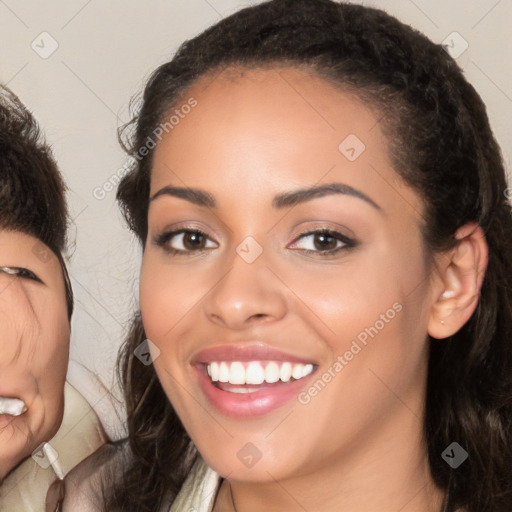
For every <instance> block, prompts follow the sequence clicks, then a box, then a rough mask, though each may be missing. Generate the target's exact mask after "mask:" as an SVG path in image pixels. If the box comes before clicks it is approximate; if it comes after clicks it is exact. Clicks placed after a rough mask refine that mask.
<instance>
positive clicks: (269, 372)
mask: <svg viewBox="0 0 512 512" xmlns="http://www.w3.org/2000/svg"><path fill="white" fill-rule="evenodd" d="M278 380H279V366H277V363H274V362H271V363H268V364H267V367H266V368H265V382H268V383H269V384H273V383H274V382H277V381H278Z"/></svg>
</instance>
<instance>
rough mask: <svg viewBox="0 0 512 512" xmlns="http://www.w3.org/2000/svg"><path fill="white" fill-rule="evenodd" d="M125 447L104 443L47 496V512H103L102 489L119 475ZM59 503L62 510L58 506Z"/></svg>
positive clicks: (53, 487)
mask: <svg viewBox="0 0 512 512" xmlns="http://www.w3.org/2000/svg"><path fill="white" fill-rule="evenodd" d="M125 450H126V446H125V445H124V444H122V445H114V444H105V445H103V446H102V447H101V448H99V449H98V450H97V451H96V452H94V453H93V454H92V455H90V456H89V457H87V458H86V459H85V460H83V461H82V462H81V463H80V464H78V466H76V467H75V468H74V469H73V470H71V471H70V472H69V473H68V474H67V475H66V478H65V479H64V480H62V481H60V482H57V483H56V484H55V485H54V486H52V488H50V491H49V493H48V498H47V511H53V510H62V511H63V512H66V511H72V512H89V511H91V512H99V511H101V510H104V506H103V490H104V489H105V488H106V485H108V478H109V476H110V475H111V474H115V473H117V472H116V471H115V469H116V467H117V466H118V465H120V464H121V462H122V460H123V455H124V452H125ZM59 504H60V508H58V505H59Z"/></svg>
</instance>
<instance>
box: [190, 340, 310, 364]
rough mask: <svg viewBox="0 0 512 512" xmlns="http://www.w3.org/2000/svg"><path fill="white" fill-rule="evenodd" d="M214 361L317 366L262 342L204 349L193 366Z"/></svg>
mask: <svg viewBox="0 0 512 512" xmlns="http://www.w3.org/2000/svg"><path fill="white" fill-rule="evenodd" d="M214 361H240V362H249V361H283V362H284V361H288V362H290V363H302V364H311V363H312V364H315V363H314V362H313V361H312V360H311V359H308V358H305V357H300V356H296V355H294V354H290V353H288V352H283V351H282V350H279V349H276V348H274V347H271V346H270V345H267V344H266V343H264V342H262V341H243V342H238V343H236V344H229V345H227V344H226V345H217V346H215V347H211V348H206V349H203V350H201V351H199V352H197V353H196V354H195V355H194V356H193V357H192V364H207V363H211V362H214Z"/></svg>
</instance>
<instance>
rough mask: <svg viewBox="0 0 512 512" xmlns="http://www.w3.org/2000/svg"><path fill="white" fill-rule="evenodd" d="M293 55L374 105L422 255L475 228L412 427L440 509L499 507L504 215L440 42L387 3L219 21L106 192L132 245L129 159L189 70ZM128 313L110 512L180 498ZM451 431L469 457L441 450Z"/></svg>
mask: <svg viewBox="0 0 512 512" xmlns="http://www.w3.org/2000/svg"><path fill="white" fill-rule="evenodd" d="M282 65H291V66H295V67H300V68H305V69H308V70H310V71H312V72H313V73H314V74H315V75H316V76H319V77H321V78H323V79H325V80H327V81H328V82H330V83H332V84H334V85H335V86H337V87H339V88H341V89H343V90H348V91H349V92H351V93H353V94H354V95H355V96H356V97H358V98H359V99H361V100H362V101H363V102H365V103H366V104H368V105H370V106H371V107H372V108H374V109H375V111H376V112H377V114H379V117H380V118H381V121H380V125H381V127H382V129H383V131H384V133H385V135H386V136H387V139H388V143H389V148H390V158H391V159H392V162H393V166H394V169H395V170H396V172H397V173H398V174H399V175H400V176H401V177H402V178H403V179H404V180H405V181H406V183H408V184H409V185H410V186H411V187H412V188H413V189H414V190H416V191H417V192H418V193H419V195H420V196H421V197H422V198H423V200H424V203H425V205H426V215H425V219H424V220H425V222H424V227H423V230H424V233H423V237H424V241H425V246H426V248H427V250H428V251H429V253H430V254H433V253H434V252H435V251H443V250H447V249H449V248H452V247H454V246H455V244H456V240H455V237H454V234H455V232H456V231H457V229H458V228H459V227H461V226H463V225H464V224H466V223H468V222H471V221H473V222H476V223H478V224H479V225H480V226H481V227H482V229H483V231H484V232H485V234H486V240H487V244H488V247H489V262H488V267H487V271H486V275H485V278H484V281H483V285H482V289H481V295H480V299H479V303H478V306H477V308H476V310H475V312H474V314H473V315H472V317H471V318H470V320H469V321H468V322H467V323H466V324H465V325H464V327H463V328H462V329H460V330H459V331H458V332H457V333H456V334H454V335H453V336H451V337H450V339H449V340H443V341H438V340H436V339H433V338H431V339H430V340H429V341H430V355H429V371H428V382H427V400H426V421H425V425H424V435H425V439H426V443H427V447H428V454H429V462H430V469H431V473H432V475H433V478H434V480H435V482H436V483H437V484H438V485H439V486H440V487H441V488H442V489H444V490H445V491H446V500H445V503H444V505H443V508H444V510H445V511H446V512H448V511H452V512H453V511H455V510H456V509H457V508H459V507H464V508H465V509H466V510H467V511H468V512H510V511H511V510H512V429H511V425H512V257H511V255H512V215H511V207H510V205H509V203H508V201H507V199H506V187H507V184H506V178H505V171H504V166H503V162H502V158H501V154H500V149H499V147H498V145H497V143H496V140H495V138H494V136H493V134H492V131H491V128H490V126H489V121H488V118H487V114H486V109H485V106H484V104H483V102H482V100H481V98H480V97H479V95H478V94H477V92H476V91H475V89H474V88H473V87H472V86H471V85H470V84H469V83H468V82H467V81H466V79H465V78H464V76H463V74H462V72H461V70H460V68H459V67H458V65H457V64H456V62H455V61H454V60H453V59H452V58H451V57H450V56H449V55H448V53H447V52H446V51H445V50H444V49H443V48H442V47H441V46H440V45H436V44H434V43H432V42H431V41H430V40H429V39H427V38H426V37H425V36H424V35H422V34H421V33H419V32H417V31H416V30H414V29H412V28H411V27H409V26H407V25H404V24H402V23H401V22H399V21H398V20H396V19H395V18H393V17H392V16H390V15H388V14H386V13H385V12H383V11H381V10H377V9H373V8H368V7H363V6H359V5H352V4H345V3H337V2H334V1H331V0H272V1H268V2H264V3H262V4H259V5H256V6H253V7H249V8H246V9H243V10H240V11H239V12H237V13H235V14H233V15H231V16H229V17H228V18H225V19H223V20H221V21H220V22H218V23H217V24H216V25H214V26H213V27H211V28H209V29H208V30H206V31H205V32H203V33H202V34H200V35H199V36H197V37H195V38H194V39H192V40H189V41H186V42H185V43H184V44H183V45H182V46H181V47H180V48H179V50H178V52H177V53H176V55H175V56H174V58H173V59H172V60H171V61H170V62H168V63H166V64H163V65H162V66H160V67H159V68H158V69H157V70H156V71H155V72H154V73H153V75H152V76H151V78H150V80H149V82H148V83H147V86H146V88H145V91H144V96H143V102H142V107H141V110H140V112H138V113H137V114H136V115H135V117H134V118H133V120H132V122H131V124H129V125H128V131H125V132H122V133H124V134H126V133H128V134H129V140H128V142H127V143H125V147H126V149H127V151H128V154H129V155H131V156H132V157H134V160H133V166H132V168H131V171H130V172H129V173H128V174H127V175H126V176H125V177H124V179H123V180H122V182H121V183H120V185H119V189H118V193H117V198H118V200H119V202H120V205H121V208H122V210H123V212H124V214H125V217H126V219H127V221H128V224H129V226H130V228H131V229H132V230H133V231H134V233H135V234H136V235H137V236H138V238H139V239H140V241H141V243H142V246H143V247H144V244H145V240H146V236H147V230H148V226H147V213H148V202H149V186H150V177H151V165H152V151H149V154H148V155H147V156H145V157H144V158H141V157H140V155H139V154H138V149H139V148H141V147H143V146H144V145H145V143H146V141H147V139H148V137H150V136H151V135H152V133H153V131H154V130H155V129H156V128H157V127H158V125H159V124H160V123H161V122H162V121H163V120H164V119H165V116H166V114H167V113H168V112H169V111H170V109H172V108H173V107H174V106H176V105H177V104H179V101H180V99H181V98H182V97H183V95H184V94H185V93H186V91H187V89H188V88H189V87H190V86H191V85H192V84H194V82H195V81H197V80H198V79H199V78H200V77H204V76H206V75H212V76H213V75H214V74H215V73H217V72H219V71H221V70H222V69H224V68H226V67H228V66H242V67H246V68H258V67H259V68H262V67H265V68H271V67H276V66H282ZM145 338H146V336H145V333H144V328H143V325H142V322H141V317H140V314H137V315H136V317H135V319H134V321H133V325H132V328H131V332H130V335H129V337H128V340H127V342H126V343H125V345H124V347H123V349H122V352H121V353H120V359H119V363H120V378H121V381H122V385H123V387H124V395H125V399H126V403H127V413H128V428H129V437H128V440H127V441H126V442H127V443H128V445H129V452H128V456H127V458H125V459H124V465H125V467H124V469H123V474H122V476H121V477H120V478H119V479H118V481H117V482H115V483H114V486H113V488H112V490H110V491H109V492H108V493H107V494H108V502H107V509H108V510H119V511H121V510H122V511H123V512H126V511H131V510H133V511H135V510H137V511H142V510H144V511H153V510H157V509H158V508H159V506H161V505H162V504H163V503H165V502H166V500H168V499H169V500H170V501H171V502H172V500H173V499H174V498H175V496H176V494H177V493H178V492H179V489H180V487H181V485H182V484H183V481H184V478H185V477H186V475H187V473H188V471H189V470H190V467H191V463H192V462H193V460H194V458H193V456H191V454H192V455H193V453H194V447H193V445H192V443H191V441H190V439H189V438H188V436H187V434H186V432H185V430H184V428H183V426H182V425H181V423H180V420H179V418H178V417H177V415H176V413H175V412H174V410H173V408H172V406H171V404H170V403H169V400H168V399H167V397H166V395H165V393H164V391H163V390H162V387H161V386H160V383H159V381H158V378H157V376H156V374H155V371H154V369H153V367H152V366H144V365H142V364H138V362H137V361H136V360H134V349H135V348H136V347H137V346H138V345H139V344H140V343H141V342H142V341H143V340H144V339H145ZM455 439H456V440H457V441H458V442H459V443H460V444H461V445H463V446H464V447H465V449H466V450H467V451H468V452H469V454H470V455H469V457H470V462H469V463H467V464H464V465H462V466H460V467H459V468H458V469H457V470H456V471H455V470H452V469H451V468H450V466H449V465H448V464H446V463H445V462H444V461H443V460H442V458H441V453H442V452H443V451H444V450H445V448H446V447H447V446H448V445H450V443H452V441H453V440H455Z"/></svg>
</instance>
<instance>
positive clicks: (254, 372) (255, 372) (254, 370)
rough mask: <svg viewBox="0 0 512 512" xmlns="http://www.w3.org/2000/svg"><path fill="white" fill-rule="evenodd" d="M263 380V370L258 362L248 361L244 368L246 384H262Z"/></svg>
mask: <svg viewBox="0 0 512 512" xmlns="http://www.w3.org/2000/svg"><path fill="white" fill-rule="evenodd" d="M264 380H265V370H264V369H263V366H261V364H259V363H254V362H252V363H249V366H248V367H247V370H245V382H246V383H247V384H262V383H263V381H264Z"/></svg>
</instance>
